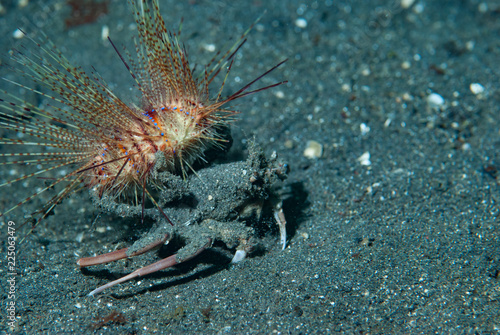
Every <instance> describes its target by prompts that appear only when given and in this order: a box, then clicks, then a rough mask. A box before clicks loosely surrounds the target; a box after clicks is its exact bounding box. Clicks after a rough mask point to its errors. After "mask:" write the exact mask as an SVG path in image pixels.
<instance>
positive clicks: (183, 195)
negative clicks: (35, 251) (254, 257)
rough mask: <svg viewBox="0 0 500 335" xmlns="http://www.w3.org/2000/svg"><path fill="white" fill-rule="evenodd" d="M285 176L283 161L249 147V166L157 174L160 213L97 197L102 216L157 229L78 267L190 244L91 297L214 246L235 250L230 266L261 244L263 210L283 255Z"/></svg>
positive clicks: (182, 260)
mask: <svg viewBox="0 0 500 335" xmlns="http://www.w3.org/2000/svg"><path fill="white" fill-rule="evenodd" d="M287 172H288V166H287V164H284V163H282V162H281V161H279V160H278V159H277V155H276V154H275V153H273V155H272V157H271V159H269V160H268V159H266V157H265V156H264V154H263V152H262V150H261V149H260V148H258V147H257V146H256V145H255V144H253V143H251V145H250V146H249V157H248V159H247V160H246V161H243V162H234V163H229V164H220V165H216V166H214V167H210V168H205V169H201V170H199V171H197V172H196V174H195V175H192V176H189V177H188V178H187V179H183V178H181V177H179V176H176V175H173V174H171V173H169V172H155V176H154V178H155V181H156V183H157V184H159V185H162V187H161V191H160V195H159V201H158V203H157V206H158V207H157V208H148V209H145V208H143V207H142V206H130V205H128V204H126V203H119V202H117V200H116V199H113V198H111V197H105V196H104V197H98V196H96V195H94V196H93V199H94V201H95V202H96V203H97V205H98V206H99V207H100V208H102V209H104V210H107V211H109V212H113V213H117V214H119V215H121V216H137V215H143V216H148V217H151V218H153V219H154V222H155V224H154V225H153V226H152V229H151V230H150V231H149V232H148V233H147V234H146V235H145V236H144V237H142V238H140V239H138V240H137V241H136V242H135V243H134V244H133V245H132V246H130V247H128V248H124V249H120V250H116V251H113V252H110V253H106V254H101V255H98V256H94V257H85V258H81V259H79V260H78V262H77V264H78V265H79V266H80V267H82V268H83V267H88V266H92V265H98V264H105V263H109V262H114V261H117V260H120V259H124V258H129V257H134V256H137V255H140V254H143V253H145V252H148V251H151V250H154V249H156V248H159V247H161V246H162V245H164V244H167V243H168V242H169V241H170V240H172V238H174V237H180V238H181V239H183V240H184V241H186V244H185V246H184V247H182V248H181V249H179V250H178V251H177V253H176V254H174V255H171V256H169V257H167V258H164V259H162V260H160V261H158V262H156V263H153V264H150V265H148V266H145V267H143V268H140V269H137V270H135V271H134V272H132V273H130V274H128V275H126V276H124V277H122V278H119V279H117V280H114V281H111V282H109V283H107V284H105V285H103V286H100V287H98V288H97V289H95V290H93V291H92V292H90V293H89V296H93V295H95V294H98V293H100V292H102V291H104V290H106V289H108V288H110V287H112V286H115V285H117V284H119V283H123V282H125V281H128V280H130V279H133V278H137V277H141V276H145V275H148V274H151V273H154V272H157V271H160V270H163V269H166V268H169V267H172V266H175V265H177V264H180V263H182V262H185V261H187V260H190V259H192V258H194V257H196V256H197V255H199V254H200V253H202V252H203V251H204V250H206V249H207V248H210V247H211V246H212V244H213V243H214V242H215V241H221V242H223V243H224V244H225V245H226V246H227V247H228V248H229V249H231V250H236V251H235V253H234V257H233V258H232V261H231V262H232V263H237V262H239V261H241V260H243V259H245V257H246V256H247V254H248V253H249V252H251V251H252V249H253V247H254V246H255V244H256V242H257V237H256V233H255V223H257V222H259V220H260V217H261V213H262V210H263V208H264V207H265V206H269V207H270V208H271V210H272V212H273V216H274V219H275V221H276V223H277V225H278V227H279V234H280V243H281V247H282V249H285V247H286V219H285V215H284V212H283V206H282V200H281V199H280V196H279V195H278V194H277V193H278V192H276V191H275V185H276V184H277V183H278V182H280V181H283V180H284V179H285V178H286V175H287ZM162 214H163V215H162ZM172 223H175V224H172Z"/></svg>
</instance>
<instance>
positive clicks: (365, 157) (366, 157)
mask: <svg viewBox="0 0 500 335" xmlns="http://www.w3.org/2000/svg"><path fill="white" fill-rule="evenodd" d="M358 162H359V164H361V165H363V166H370V165H372V162H371V161H370V153H369V152H368V151H367V152H365V153H364V154H362V155H361V156H359V157H358Z"/></svg>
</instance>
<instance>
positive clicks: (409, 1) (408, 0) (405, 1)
mask: <svg viewBox="0 0 500 335" xmlns="http://www.w3.org/2000/svg"><path fill="white" fill-rule="evenodd" d="M414 2H415V0H401V7H402V8H404V9H407V8H410V7H411V6H412V5H413V3H414Z"/></svg>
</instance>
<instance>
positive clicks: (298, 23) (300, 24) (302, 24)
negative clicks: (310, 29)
mask: <svg viewBox="0 0 500 335" xmlns="http://www.w3.org/2000/svg"><path fill="white" fill-rule="evenodd" d="M295 25H296V26H297V27H299V28H302V29H304V28H305V27H307V20H306V19H304V18H301V17H299V18H298V19H297V20H295Z"/></svg>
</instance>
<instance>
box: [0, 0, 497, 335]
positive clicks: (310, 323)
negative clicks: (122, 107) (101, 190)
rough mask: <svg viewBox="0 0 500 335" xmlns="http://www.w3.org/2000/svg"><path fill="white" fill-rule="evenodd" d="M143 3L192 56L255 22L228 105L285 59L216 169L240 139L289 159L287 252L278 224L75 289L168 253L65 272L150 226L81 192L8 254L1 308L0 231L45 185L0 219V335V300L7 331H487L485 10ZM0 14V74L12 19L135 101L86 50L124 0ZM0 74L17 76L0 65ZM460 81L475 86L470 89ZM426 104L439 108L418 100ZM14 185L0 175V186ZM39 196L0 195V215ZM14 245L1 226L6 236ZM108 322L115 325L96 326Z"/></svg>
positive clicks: (112, 67)
mask: <svg viewBox="0 0 500 335" xmlns="http://www.w3.org/2000/svg"><path fill="white" fill-rule="evenodd" d="M161 2H162V4H161V10H162V13H163V15H164V17H165V19H166V22H167V24H168V25H169V27H171V28H173V29H176V28H177V27H178V24H179V21H180V19H181V17H183V18H184V25H183V28H182V29H183V32H182V39H183V41H184V42H185V44H186V47H187V48H188V50H189V53H190V59H191V62H192V63H193V64H194V63H199V64H203V63H205V62H206V61H207V60H209V59H210V58H211V57H212V55H213V53H212V52H210V49H211V48H212V45H213V46H215V48H216V49H219V48H222V47H223V46H224V45H225V44H226V42H228V41H230V40H231V39H232V40H233V41H234V38H237V37H238V36H239V35H240V34H241V33H243V32H244V30H245V29H246V28H247V27H249V26H250V25H251V24H252V22H253V21H254V20H255V19H256V18H257V17H258V16H259V15H261V14H262V13H264V12H265V15H264V16H263V17H262V19H261V21H260V23H259V24H258V25H257V26H256V27H255V29H254V30H253V31H252V33H251V34H250V35H249V37H248V42H247V43H246V44H245V46H244V47H243V48H242V50H241V51H240V53H239V55H238V57H237V61H236V63H235V65H234V66H233V70H232V72H231V75H230V79H229V80H228V83H227V85H226V93H227V94H230V93H231V92H235V91H236V90H237V89H238V88H240V87H241V86H242V85H243V84H244V83H246V82H248V81H250V80H252V79H253V78H255V77H256V76H258V75H259V74H261V73H262V72H264V71H265V70H266V69H267V68H270V67H272V66H273V65H275V64H277V63H278V62H279V61H281V60H283V59H284V58H289V61H288V62H287V63H286V65H285V66H284V67H282V68H281V69H279V70H277V71H275V72H273V73H272V74H271V75H269V76H268V77H266V78H265V79H264V80H263V81H262V83H261V84H260V85H265V84H271V83H273V82H276V81H280V80H283V79H287V80H288V81H289V83H288V84H287V85H284V86H281V87H278V88H276V89H272V90H268V91H265V92H262V93H259V94H258V95H255V96H251V97H248V98H245V99H244V100H241V101H239V102H238V103H237V104H236V108H237V109H238V110H240V111H241V114H240V115H239V116H238V121H237V122H235V124H234V125H233V127H232V134H233V138H234V145H233V147H232V149H231V150H230V152H229V153H228V155H227V156H226V160H225V161H224V162H226V163H227V162H231V161H241V160H244V159H245V158H246V155H247V151H246V147H247V143H248V140H249V139H251V138H253V137H255V139H256V141H257V142H258V143H259V144H260V145H261V146H262V147H263V149H264V151H265V152H266V154H267V155H271V153H272V152H273V151H276V152H278V153H279V155H280V157H281V158H282V159H283V160H285V161H287V162H288V163H289V164H290V167H291V172H290V174H289V178H288V180H287V181H286V182H285V189H284V191H283V192H284V194H283V198H284V199H285V204H284V209H285V213H286V216H287V219H288V234H289V240H288V246H287V248H286V250H284V251H281V250H280V249H281V248H280V245H279V243H278V241H279V237H278V235H277V230H276V229H275V228H273V229H269V230H268V231H267V232H264V234H263V237H262V242H261V245H262V247H261V248H260V249H259V250H257V251H256V252H255V253H254V254H253V255H252V256H251V257H249V258H247V259H246V260H244V261H243V262H241V263H239V264H236V265H230V264H229V261H230V259H231V257H232V254H231V252H230V251H229V250H227V249H225V248H223V245H220V244H216V245H214V248H213V249H211V250H208V251H206V252H205V253H203V254H201V255H200V256H198V257H197V258H195V259H193V260H192V261H189V262H187V263H185V264H183V265H182V266H178V267H176V268H173V269H170V270H166V271H163V272H161V273H157V274H154V275H151V276H148V277H145V278H141V279H139V280H132V281H130V282H127V283H124V284H122V285H119V286H116V287H113V288H111V289H108V290H106V291H105V292H104V293H102V294H100V295H97V296H95V297H87V294H88V293H89V292H90V291H91V290H93V289H95V288H96V287H98V286H100V285H103V284H105V283H107V282H109V281H111V280H113V279H116V278H117V277H119V276H122V275H125V274H127V273H130V272H132V271H133V270H135V269H137V268H139V267H141V266H144V265H147V264H150V263H152V262H154V261H156V260H158V259H160V258H161V257H167V256H169V255H171V254H172V253H174V252H175V251H176V249H175V247H174V246H172V245H168V246H167V247H165V248H163V249H162V250H161V251H160V252H155V253H151V254H148V255H145V256H142V257H138V258H136V259H133V260H126V261H120V262H117V263H116V264H111V265H106V266H97V267H93V268H89V269H88V270H85V271H81V270H80V269H79V268H78V266H77V265H76V260H77V259H78V258H80V257H86V256H92V255H95V254H96V253H103V252H107V251H111V250H115V249H118V248H122V247H126V246H129V245H131V244H132V243H133V242H134V241H135V240H137V239H138V238H139V237H141V236H143V235H144V234H146V232H147V231H148V228H149V226H148V225H147V224H145V225H141V224H140V219H139V218H135V219H130V218H128V219H123V218H120V217H118V216H116V215H108V214H102V215H101V216H100V217H98V219H97V220H95V219H96V217H97V216H98V211H97V210H96V208H95V207H94V206H93V204H92V202H91V200H90V197H89V195H88V193H87V192H85V191H83V192H81V193H78V194H76V195H74V196H72V197H71V198H70V199H67V200H66V201H64V202H63V203H62V204H61V205H59V206H58V207H57V208H56V209H55V213H54V215H52V216H50V217H49V218H48V219H47V220H46V221H45V222H44V223H43V224H41V225H40V226H39V227H38V228H37V229H36V231H35V232H34V233H33V234H32V235H30V236H29V237H28V238H27V239H26V241H25V242H23V243H22V244H18V245H17V246H16V252H17V254H16V260H17V263H16V265H17V272H18V275H17V276H16V277H15V295H16V297H15V300H12V299H8V296H7V290H9V289H10V285H9V284H8V283H7V278H6V277H7V272H8V269H7V265H6V262H5V261H6V253H7V237H6V236H7V222H8V221H9V220H12V221H14V222H15V223H16V224H17V226H19V225H20V224H21V223H22V222H23V221H24V219H23V216H24V215H26V214H29V213H31V212H32V211H33V210H35V209H36V208H37V207H39V206H40V205H41V204H43V203H44V201H46V200H47V199H49V197H50V196H51V194H48V193H47V194H44V195H43V196H40V197H39V198H37V199H36V200H34V201H32V202H31V203H29V204H27V205H26V206H24V207H23V208H22V209H21V210H20V211H17V212H16V213H14V214H12V215H8V216H7V217H3V218H2V219H1V226H0V228H1V230H2V235H1V236H3V238H2V240H1V253H2V257H1V259H0V260H1V268H0V271H1V272H0V273H2V277H1V278H2V279H1V286H2V296H1V297H2V300H3V303H2V310H1V312H0V315H1V318H0V320H1V326H0V327H1V329H3V330H5V331H8V327H7V319H6V316H7V310H6V306H7V305H6V304H7V303H10V302H11V301H15V307H16V311H15V313H16V316H17V319H16V327H15V330H14V332H13V333H18V334H42V333H43V334H69V333H74V334H85V333H92V332H94V333H98V334H151V333H165V334H168V333H171V334H179V333H193V334H323V333H348V334H350V333H356V334H388V333H400V334H401V333H405V334H409V333H413V334H431V333H439V334H443V333H449V334H450V333H456V334H463V333H466V334H469V333H474V334H493V333H498V332H499V329H500V313H499V306H500V304H499V301H500V240H499V233H500V228H499V218H498V215H499V208H498V201H499V197H500V195H499V180H498V178H500V174H499V172H498V170H499V169H500V157H499V152H498V145H499V143H500V133H499V128H500V127H499V125H500V123H499V118H500V116H499V115H500V113H499V102H500V91H499V73H500V70H499V68H498V64H499V60H500V44H499V39H498V36H499V31H500V5H499V4H498V2H497V1H493V0H485V1H479V0H465V1H444V0H443V1H430V0H420V1H419V0H417V1H416V3H415V4H413V6H412V7H411V8H409V9H403V8H401V5H400V3H401V2H400V1H399V0H397V1H396V0H395V1H389V0H387V1H331V0H327V1H303V2H302V3H301V2H296V1H277V0H272V1H251V2H243V1H241V2H239V4H238V5H235V4H233V2H232V1H216V2H213V1H182V2H181V1H161ZM306 3H307V4H308V5H306ZM2 5H3V7H4V10H5V12H4V14H1V15H0V36H2V37H1V42H0V43H1V51H2V56H1V60H2V64H5V63H6V62H8V51H9V49H10V48H12V47H19V45H21V44H23V45H25V46H26V47H27V48H33V44H32V43H30V42H29V40H28V39H27V38H23V39H21V40H16V39H14V38H12V37H11V36H12V33H13V32H14V31H15V29H16V28H17V27H22V28H24V29H26V30H28V31H35V32H38V33H39V32H40V31H44V32H45V33H46V34H47V35H49V36H50V38H51V39H52V40H53V41H54V43H55V44H57V45H58V46H59V47H60V48H61V50H63V52H64V54H65V55H66V56H67V57H68V58H69V59H70V60H71V61H72V62H73V63H75V64H79V65H81V66H83V67H84V68H85V69H87V70H91V69H92V66H94V67H95V68H96V70H97V71H98V72H99V73H100V74H101V75H102V76H103V77H104V78H105V79H106V80H107V82H108V83H109V84H110V85H111V87H112V88H113V89H114V91H115V92H116V93H117V94H118V95H119V96H122V97H124V98H125V99H127V98H129V97H133V96H134V95H133V94H131V93H130V87H131V84H132V83H131V81H130V78H129V75H128V73H127V71H126V69H125V68H124V66H123V64H122V63H121V62H120V60H119V58H118V57H117V55H116V54H115V52H114V50H113V49H112V48H111V47H110V45H109V43H108V42H107V41H103V40H102V39H101V31H102V28H103V26H107V27H109V31H110V36H111V38H112V39H113V41H114V43H115V44H116V45H119V46H121V45H126V46H127V47H128V48H129V49H130V50H132V40H131V38H132V36H134V29H133V26H131V24H132V22H133V21H132V16H131V14H130V11H129V9H128V7H127V6H126V5H125V1H116V0H115V1H110V3H109V12H108V14H107V15H105V16H103V17H101V18H100V19H98V20H97V21H96V22H94V23H90V24H87V25H82V26H78V27H73V28H70V29H66V28H65V26H64V20H65V18H66V17H67V16H68V14H69V12H70V7H69V6H68V5H66V4H65V1H34V0H32V1H29V4H28V5H27V6H26V7H24V8H19V7H18V6H17V1H2ZM297 20H298V21H297ZM303 20H305V21H303ZM305 23H307V25H306V24H305ZM0 71H1V76H3V77H7V78H9V79H14V80H18V81H21V82H24V81H23V79H22V78H19V77H18V76H17V75H15V74H14V73H12V72H11V71H10V70H9V69H8V68H7V67H6V66H2V67H1V68H0ZM474 83H478V84H480V85H481V86H482V87H483V88H484V90H483V91H482V92H478V91H477V90H475V92H474V93H473V92H472V91H471V89H470V87H471V86H470V85H471V84H474ZM0 86H1V88H2V89H7V90H9V91H10V92H12V93H14V94H16V95H18V96H20V97H23V98H24V99H29V100H30V101H33V100H34V99H35V98H34V96H33V95H32V94H30V93H28V92H26V91H24V90H20V89H19V88H17V87H14V86H12V85H9V84H8V83H6V82H1V83H0ZM472 87H473V88H475V87H477V86H474V85H473V86H472ZM433 93H436V94H439V95H440V96H441V97H442V98H443V99H444V101H443V103H442V104H439V101H437V102H438V105H433V104H432V103H429V100H428V97H429V96H430V95H431V94H433ZM438 100H439V99H438ZM308 141H316V142H318V143H319V144H321V145H322V148H323V152H322V154H321V157H318V158H307V157H305V156H304V150H305V149H306V148H307V147H308ZM1 150H2V152H3V151H4V150H11V148H6V146H2V147H1ZM365 153H369V159H368V156H367V154H365ZM363 154H365V156H363ZM360 157H363V158H362V159H360ZM214 164H215V163H214ZM22 173H23V170H22V168H17V167H12V166H3V167H2V168H1V169H0V178H1V182H4V181H6V180H9V179H11V178H14V177H15V176H16V175H17V176H18V175H21V174H22ZM43 184H44V181H43V180H39V179H31V180H28V181H26V182H25V183H20V184H16V185H13V186H12V187H3V188H0V191H1V196H0V197H1V199H0V201H1V206H2V210H4V209H5V208H8V207H9V206H11V205H13V204H14V203H17V202H18V201H20V200H22V199H24V198H25V197H26V196H28V195H30V194H32V193H33V192H34V191H35V190H36V189H37V188H38V187H40V185H43ZM264 220H267V223H268V224H269V225H270V226H271V227H273V225H272V221H271V218H269V217H265V218H264ZM26 233H27V229H19V230H18V231H16V234H17V236H18V237H19V239H20V238H21V237H23V236H24V235H25V234H26ZM19 239H18V241H19ZM233 251H234V250H233ZM114 311H115V315H116V313H121V314H118V316H117V317H115V318H113V317H112V316H113V314H111V316H110V313H113V312H114ZM106 316H109V318H108V319H110V320H108V321H109V322H108V323H106V322H105V321H106V320H103V318H105V317H106Z"/></svg>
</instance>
